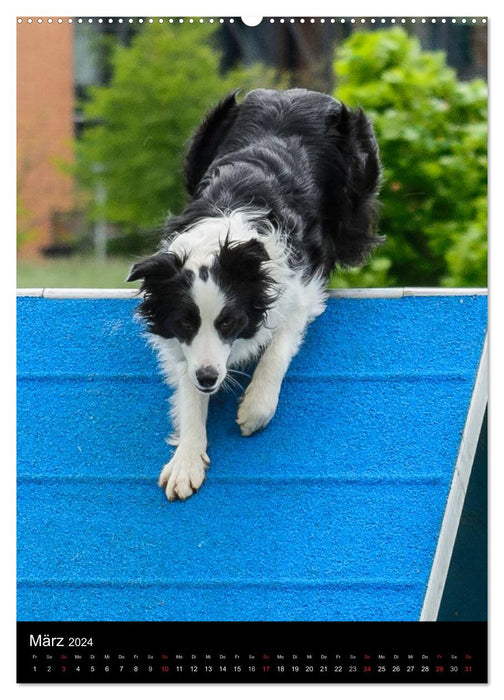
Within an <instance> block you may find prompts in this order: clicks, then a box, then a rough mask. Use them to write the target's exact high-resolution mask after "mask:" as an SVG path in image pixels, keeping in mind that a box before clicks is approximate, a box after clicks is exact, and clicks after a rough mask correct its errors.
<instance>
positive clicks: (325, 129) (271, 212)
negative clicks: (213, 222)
mask: <svg viewBox="0 0 504 700" xmlns="http://www.w3.org/2000/svg"><path fill="white" fill-rule="evenodd" d="M380 173H381V168H380V160H379V155H378V147H377V144H376V140H375V137H374V133H373V129H372V127H371V124H370V123H369V121H368V119H367V118H366V116H365V115H364V113H363V112H362V110H360V109H359V110H357V111H352V110H350V109H348V108H347V107H345V106H344V105H343V104H341V103H340V102H337V101H336V100H334V99H333V98H332V97H329V96H328V95H324V94H322V93H318V92H312V91H309V90H302V89H293V90H287V91H283V92H282V91H275V90H254V91H253V92H250V93H249V94H248V95H247V96H246V98H245V99H244V101H243V102H242V103H241V104H238V103H237V101H236V93H232V94H231V95H229V96H228V97H226V99H225V100H223V101H222V102H221V103H220V104H219V105H218V106H217V107H216V108H215V109H214V110H213V111H212V112H210V114H209V115H208V116H207V117H206V119H205V120H204V121H203V123H202V124H201V126H200V127H199V129H198V130H197V131H196V133H195V135H194V137H193V139H192V142H191V145H190V149H189V152H188V154H187V158H186V165H185V180H186V186H187V190H188V192H189V194H190V196H191V197H192V200H191V202H190V203H189V205H188V207H187V208H186V209H185V210H184V212H183V213H182V214H181V215H180V216H175V217H172V218H170V219H169V220H168V222H167V224H166V230H165V234H166V236H167V237H168V238H169V237H170V236H171V235H173V234H174V233H176V232H179V231H182V230H184V229H186V228H187V227H189V226H191V225H192V224H193V223H194V222H195V221H197V220H198V219H201V218H205V217H211V216H215V215H216V210H220V211H225V212H227V211H234V210H236V209H239V208H241V207H247V208H252V209H263V210H265V211H266V212H268V214H267V216H268V219H269V221H270V222H273V224H274V225H275V227H278V229H279V230H282V231H284V232H286V233H287V234H288V235H289V237H290V241H289V242H290V245H291V246H292V254H293V256H292V262H293V264H296V261H299V262H300V264H301V265H303V266H307V274H309V275H313V274H315V273H317V272H322V274H324V275H328V274H329V273H330V272H331V270H332V269H333V268H334V266H335V265H336V264H338V265H341V266H343V267H352V266H358V265H361V264H362V263H363V262H364V261H365V259H366V257H367V256H368V254H369V253H370V251H371V250H372V249H373V248H374V247H376V246H377V245H379V244H380V243H381V242H382V240H383V239H382V238H381V237H380V236H378V235H377V234H376V221H377V216H376V214H377V203H376V194H377V191H378V188H379V184H380ZM258 226H260V222H258Z"/></svg>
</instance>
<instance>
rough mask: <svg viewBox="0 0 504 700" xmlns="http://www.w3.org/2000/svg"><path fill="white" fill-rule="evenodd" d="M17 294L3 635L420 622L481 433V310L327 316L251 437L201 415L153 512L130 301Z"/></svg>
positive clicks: (159, 440) (158, 394) (157, 432)
mask: <svg viewBox="0 0 504 700" xmlns="http://www.w3.org/2000/svg"><path fill="white" fill-rule="evenodd" d="M63 291H64V290H63ZM91 291H92V290H91ZM32 294H33V296H28V295H25V296H23V295H21V296H19V298H18V393H17V402H18V409H17V410H18V413H17V416H18V530H17V537H18V559H17V563H18V598H17V601H18V620H19V621H38V620H60V621H63V620H89V621H93V620H112V621H115V620H145V621H164V620H181V621H190V620H203V621H206V620H223V621H228V620H230V621H233V620H234V621H237V620H271V621H275V620H306V621H316V620H321V621H325V620H335V621H350V620H367V621H387V620H392V621H408V620H418V619H419V618H420V617H421V615H422V614H424V616H426V619H428V617H429V613H428V612H427V613H425V610H426V609H428V608H429V605H430V604H429V603H426V600H427V601H428V599H429V596H430V597H431V598H432V599H436V597H437V598H438V597H439V595H438V594H439V590H438V589H440V588H442V584H443V567H445V568H446V566H447V563H446V557H447V556H448V562H449V554H448V555H447V554H446V552H445V551H444V550H446V549H447V547H448V549H449V542H450V537H451V538H452V539H453V537H454V535H455V534H456V526H457V512H458V515H460V507H459V506H460V501H461V499H462V502H463V491H464V483H462V482H463V479H464V478H467V466H466V467H465V472H464V470H463V469H462V467H463V463H464V461H465V462H468V461H469V462H470V453H471V449H470V443H471V440H473V441H474V436H471V434H470V431H468V414H469V415H473V414H474V415H475V414H476V413H477V414H478V416H476V419H475V421H476V423H475V424H477V421H478V419H479V420H480V418H479V414H480V413H481V410H479V409H478V405H477V404H476V403H475V400H474V393H475V386H476V385H477V384H478V381H477V373H478V367H479V365H480V359H481V356H482V349H483V345H484V340H485V333H486V305H487V299H486V296H485V295H483V294H471V293H468V294H459V295H447V296H441V295H439V294H438V295H434V296H407V295H404V294H398V295H397V297H396V298H394V296H392V297H390V298H347V297H345V296H343V297H336V298H331V299H330V300H329V302H328V308H327V311H326V312H325V314H323V315H322V316H321V317H319V318H318V319H317V320H316V321H315V322H314V323H313V324H312V326H310V328H309V330H308V334H307V337H306V341H305V343H304V345H303V347H302V349H301V351H300V353H299V355H298V356H297V357H296V358H294V360H293V362H292V365H291V367H290V369H289V371H288V374H287V377H286V380H285V384H284V387H283V389H282V394H281V399H280V404H279V408H278V412H277V414H276V416H275V418H274V419H273V421H272V422H271V424H270V425H269V426H268V427H267V428H266V429H265V430H264V431H263V432H260V433H258V434H256V435H254V436H252V437H250V438H243V437H241V435H240V433H239V429H238V426H237V425H236V424H235V422H234V419H235V416H236V401H237V398H238V396H237V395H233V394H232V393H231V394H218V395H217V396H216V397H213V398H212V400H211V404H210V417H209V427H208V434H209V454H210V457H211V460H212V464H211V468H210V470H209V471H208V473H207V479H206V481H205V483H204V484H203V486H202V488H201V490H200V491H199V493H198V494H197V495H195V496H194V497H192V498H190V499H189V500H188V501H186V502H183V503H182V502H174V503H169V502H168V501H167V500H166V497H165V495H164V492H163V491H162V490H161V489H159V488H158V487H157V485H156V482H157V478H158V474H159V471H160V469H161V467H162V465H163V464H164V463H165V462H166V461H168V459H169V457H170V453H171V449H172V448H170V447H168V446H167V445H166V443H165V437H166V436H168V435H169V433H170V425H169V422H168V417H167V409H168V404H167V401H168V398H169V393H170V389H169V388H168V387H167V386H166V385H164V384H163V383H162V380H161V378H160V375H159V373H158V370H157V366H156V358H155V356H154V354H153V353H152V352H151V350H150V349H149V348H148V347H147V346H146V344H145V340H144V338H143V337H142V328H141V327H140V326H139V324H138V323H136V322H135V321H134V320H133V313H134V310H135V307H136V305H137V304H138V299H137V298H55V297H56V296H57V294H56V295H55V294H52V295H46V296H41V295H38V296H36V295H35V294H36V293H35V292H32ZM53 297H54V298H53ZM472 397H473V401H472V400H471V399H472ZM480 403H481V399H480ZM470 407H471V408H470ZM480 408H481V407H480ZM480 422H481V420H480ZM473 432H474V431H473ZM467 445H469V448H468V447H467ZM461 455H462V457H461ZM468 455H469V457H468ZM461 465H462V467H461ZM468 468H469V473H470V464H469V467H468ZM464 473H465V477H464ZM457 479H458V480H459V481H460V480H462V482H461V483H462V485H461V486H457V483H458V482H457ZM461 494H462V496H461ZM457 504H458V505H457ZM443 533H444V534H443ZM450 533H451V534H450ZM446 538H447V539H446ZM440 543H441V544H440ZM446 543H448V545H447V544H446ZM426 606H427V608H426ZM431 608H432V609H435V603H434V604H433V605H431ZM422 610H424V613H422Z"/></svg>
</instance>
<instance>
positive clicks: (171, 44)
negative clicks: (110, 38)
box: [76, 23, 275, 251]
mask: <svg viewBox="0 0 504 700" xmlns="http://www.w3.org/2000/svg"><path fill="white" fill-rule="evenodd" d="M215 33H216V28H215V27H212V25H210V24H208V23H206V24H204V25H203V24H202V25H199V26H198V27H197V28H196V27H194V26H192V25H190V24H188V23H184V24H181V25H177V26H176V27H170V26H168V25H166V24H163V25H159V24H153V25H149V26H146V27H145V29H144V30H143V31H142V32H141V33H140V34H138V35H137V36H136V37H135V38H134V39H133V41H132V43H131V45H130V46H129V47H124V46H121V45H115V46H113V47H112V48H111V51H112V54H111V57H110V65H111V70H112V78H111V81H110V84H109V85H107V86H100V87H94V88H91V89H90V92H89V99H87V100H86V101H85V102H84V104H83V112H84V116H85V119H86V120H87V121H88V123H89V124H90V126H88V127H87V128H86V130H85V132H84V134H83V137H82V139H80V140H79V141H78V142H77V144H76V151H77V163H78V165H77V175H78V177H79V181H80V183H81V185H83V186H84V188H85V189H86V190H87V191H88V192H89V194H90V213H91V216H92V217H93V218H95V217H97V216H104V217H105V218H106V220H107V221H109V222H112V223H115V224H118V225H119V227H120V228H121V230H122V231H124V232H125V233H126V234H129V236H127V237H126V239H128V238H129V243H128V242H127V240H126V242H124V239H123V243H124V247H125V248H126V249H129V250H130V251H131V250H134V248H135V245H138V246H141V245H142V240H143V237H142V236H141V235H140V236H138V233H139V232H141V231H142V229H151V228H153V227H157V226H158V225H159V224H160V222H161V221H162V220H163V218H164V217H165V216H166V215H167V214H168V213H169V212H178V211H180V209H181V208H182V207H183V204H184V191H183V177H182V162H183V157H184V153H185V150H186V147H187V142H188V139H189V137H190V135H191V132H192V131H193V130H194V128H195V127H196V126H197V124H198V123H199V122H200V120H201V118H202V115H203V114H204V113H205V112H206V110H207V109H209V108H210V107H211V106H213V105H214V104H215V103H216V102H217V101H219V100H220V99H222V98H223V97H224V96H225V95H226V94H227V93H228V92H229V91H231V90H234V89H236V88H242V89H243V91H247V90H249V89H252V88H254V87H259V86H264V87H268V86H273V85H274V84H275V75H274V73H273V71H271V70H269V69H266V68H264V67H262V66H260V65H257V66H251V67H248V68H237V69H233V70H232V71H229V72H228V73H226V74H225V75H222V74H221V72H220V70H219V64H220V58H221V57H220V54H219V51H218V50H217V49H216V45H217V43H216V42H215ZM100 184H101V190H102V192H106V197H105V201H104V202H103V203H101V204H100V197H96V192H97V187H98V185H100Z"/></svg>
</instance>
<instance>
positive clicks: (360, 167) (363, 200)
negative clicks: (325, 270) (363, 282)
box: [320, 102, 384, 267]
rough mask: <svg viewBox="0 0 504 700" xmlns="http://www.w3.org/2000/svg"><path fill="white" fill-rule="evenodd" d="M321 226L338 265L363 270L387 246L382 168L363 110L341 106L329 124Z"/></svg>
mask: <svg viewBox="0 0 504 700" xmlns="http://www.w3.org/2000/svg"><path fill="white" fill-rule="evenodd" d="M325 138H326V149H325V152H324V155H323V159H324V160H323V163H322V167H321V171H320V172H321V183H320V186H321V194H322V197H321V212H320V214H321V220H322V225H323V229H324V234H325V237H326V240H328V241H330V242H331V244H332V245H331V247H332V250H333V261H332V262H333V264H332V267H333V266H334V264H338V265H341V266H343V267H357V266H359V265H362V264H363V263H364V262H365V260H366V258H367V257H368V255H369V253H370V252H371V251H372V250H373V248H375V247H376V246H378V245H380V244H381V243H383V241H384V237H383V236H379V235H378V234H377V222H378V200H377V194H378V191H379V188H380V183H381V164H380V156H379V151H378V145H377V143H376V138H375V134H374V131H373V127H372V126H371V123H370V121H369V120H368V118H367V117H366V115H365V114H364V112H363V111H362V110H361V109H358V110H356V111H353V110H350V109H348V108H347V107H345V106H344V105H342V104H340V103H337V102H335V105H334V108H333V109H332V110H331V113H330V114H329V115H328V117H327V119H326V131H325Z"/></svg>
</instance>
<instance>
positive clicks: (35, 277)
mask: <svg viewBox="0 0 504 700" xmlns="http://www.w3.org/2000/svg"><path fill="white" fill-rule="evenodd" d="M132 263H133V258H126V257H110V258H109V259H108V260H107V262H105V263H100V262H98V261H96V260H95V259H94V258H93V257H82V256H74V257H70V258H58V259H53V260H42V261H34V260H19V261H18V265H17V287H18V289H26V288H30V287H32V288H33V287H35V288H41V287H94V288H104V289H106V288H121V287H123V288H126V289H134V288H135V287H137V286H138V282H134V283H131V282H129V283H128V282H125V279H126V277H127V275H128V271H129V269H130V267H131V265H132Z"/></svg>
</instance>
